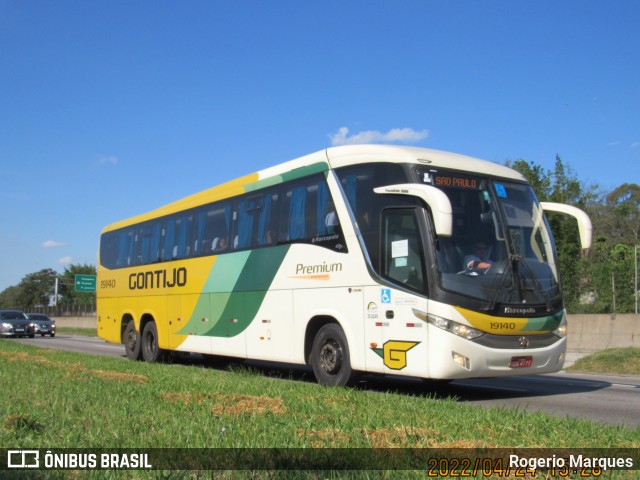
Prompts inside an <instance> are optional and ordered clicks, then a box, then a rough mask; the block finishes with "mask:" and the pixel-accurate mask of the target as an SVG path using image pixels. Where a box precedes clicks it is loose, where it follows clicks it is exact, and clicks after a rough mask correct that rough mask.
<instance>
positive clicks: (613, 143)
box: [607, 140, 620, 147]
mask: <svg viewBox="0 0 640 480" xmlns="http://www.w3.org/2000/svg"><path fill="white" fill-rule="evenodd" d="M618 145H620V140H614V141H612V142H608V143H607V147H615V146H618Z"/></svg>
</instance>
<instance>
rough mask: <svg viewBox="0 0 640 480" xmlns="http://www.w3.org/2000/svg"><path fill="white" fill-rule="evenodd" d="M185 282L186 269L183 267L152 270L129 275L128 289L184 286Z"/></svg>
mask: <svg viewBox="0 0 640 480" xmlns="http://www.w3.org/2000/svg"><path fill="white" fill-rule="evenodd" d="M167 272H168V273H167ZM186 284H187V269H186V268H184V267H180V268H174V269H172V270H170V271H167V270H153V271H147V272H139V273H132V274H131V275H129V290H144V289H149V288H173V287H184V286H185V285H186Z"/></svg>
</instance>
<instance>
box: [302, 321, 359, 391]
mask: <svg viewBox="0 0 640 480" xmlns="http://www.w3.org/2000/svg"><path fill="white" fill-rule="evenodd" d="M311 366H312V367H313V373H314V375H315V377H316V379H317V380H318V383H319V384H320V385H336V386H346V385H349V384H350V383H351V381H352V379H353V376H354V372H353V370H352V369H351V361H350V359H349V344H348V343H347V339H346V338H345V335H344V332H343V331H342V328H340V326H339V325H337V324H335V323H328V324H326V325H325V326H323V327H322V328H320V330H318V333H317V334H316V337H315V338H314V339H313V347H312V349H311Z"/></svg>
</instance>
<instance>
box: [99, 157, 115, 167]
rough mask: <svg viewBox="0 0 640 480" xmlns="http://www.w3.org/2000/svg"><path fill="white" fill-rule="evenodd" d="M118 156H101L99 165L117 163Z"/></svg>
mask: <svg viewBox="0 0 640 480" xmlns="http://www.w3.org/2000/svg"><path fill="white" fill-rule="evenodd" d="M117 164H118V157H116V156H115V155H109V156H108V157H100V158H99V159H98V165H117Z"/></svg>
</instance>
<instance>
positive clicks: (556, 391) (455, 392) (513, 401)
mask: <svg viewBox="0 0 640 480" xmlns="http://www.w3.org/2000/svg"><path fill="white" fill-rule="evenodd" d="M16 341H19V342H23V343H28V344H32V345H36V346H41V347H44V348H57V349H61V350H69V351H74V352H80V353H88V354H93V355H109V356H116V357H123V358H125V353H124V347H123V346H122V345H114V344H110V343H106V342H105V341H103V340H101V339H99V338H95V337H80V336H78V337H76V336H67V335H60V334H59V335H56V337H55V338H51V337H36V338H34V339H28V338H23V339H20V340H16ZM178 362H180V363H187V364H188V363H202V362H203V359H202V358H201V357H200V356H199V355H188V356H183V357H181V358H180V359H179V360H178ZM245 363H248V364H250V365H251V366H252V367H253V368H255V369H258V370H260V371H262V372H263V373H264V375H266V376H271V377H280V378H285V379H294V380H300V381H314V379H313V375H312V373H311V371H310V370H309V369H308V368H306V367H300V366H291V365H284V364H272V363H268V362H245ZM211 368H220V367H216V365H211ZM356 388H361V389H365V390H371V391H381V392H386V391H389V390H393V391H397V392H399V393H407V394H411V395H416V394H417V395H423V396H425V397H427V396H428V397H435V398H449V397H453V398H455V399H456V400H457V401H458V402H460V403H468V404H470V405H478V406H481V407H499V408H517V409H518V410H527V411H544V412H547V413H550V414H552V415H557V416H559V417H565V416H571V417H580V418H586V419H590V420H593V421H596V422H600V423H604V424H613V425H620V426H622V425H626V426H628V427H630V428H637V427H639V426H640V377H632V376H618V375H587V374H574V373H566V372H564V371H563V372H560V373H556V374H549V375H529V376H518V377H507V378H487V379H469V380H455V381H452V382H450V383H445V384H443V383H439V382H422V381H419V380H407V379H404V378H402V379H401V378H399V377H377V376H365V377H363V378H362V380H361V381H360V382H359V383H358V385H357V387H356Z"/></svg>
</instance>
